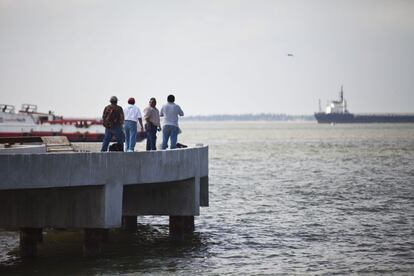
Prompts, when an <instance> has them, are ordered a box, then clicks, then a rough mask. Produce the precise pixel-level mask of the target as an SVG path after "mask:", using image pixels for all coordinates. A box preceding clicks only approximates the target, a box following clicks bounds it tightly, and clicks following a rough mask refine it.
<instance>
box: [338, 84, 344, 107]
mask: <svg viewBox="0 0 414 276" xmlns="http://www.w3.org/2000/svg"><path fill="white" fill-rule="evenodd" d="M339 97H340V98H341V102H342V103H343V102H344V86H343V85H341V93H340V94H339Z"/></svg>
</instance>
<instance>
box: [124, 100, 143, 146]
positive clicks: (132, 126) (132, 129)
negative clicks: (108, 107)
mask: <svg viewBox="0 0 414 276" xmlns="http://www.w3.org/2000/svg"><path fill="white" fill-rule="evenodd" d="M124 114H125V126H124V129H125V138H126V139H125V140H126V141H125V147H126V151H127V152H133V151H134V148H135V143H136V142H137V122H139V125H140V126H141V132H143V131H144V128H143V126H142V116H141V110H139V108H138V107H137V106H136V105H135V99H134V98H129V99H128V105H127V106H125V107H124Z"/></svg>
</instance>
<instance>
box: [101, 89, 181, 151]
mask: <svg viewBox="0 0 414 276" xmlns="http://www.w3.org/2000/svg"><path fill="white" fill-rule="evenodd" d="M109 101H110V103H111V104H110V105H108V106H106V107H105V109H104V111H103V114H102V121H103V125H104V127H105V136H104V139H103V143H102V148H101V151H102V152H106V151H108V146H109V143H110V142H111V140H112V137H113V136H115V139H116V141H117V143H118V145H123V144H124V140H125V151H127V152H133V151H134V148H135V144H136V139H137V130H138V124H139V126H140V128H141V132H144V131H145V133H146V138H147V145H146V149H147V150H156V149H157V145H156V142H157V131H161V130H162V149H167V147H168V141H169V140H170V149H175V148H176V147H177V136H178V133H179V131H180V128H179V126H178V116H184V112H183V110H182V109H181V107H180V106H179V105H177V104H175V97H174V95H168V97H167V103H166V104H165V105H163V106H162V108H161V111H159V110H158V109H157V107H156V105H157V100H156V99H155V98H151V99H150V100H149V104H148V106H147V107H145V109H144V112H143V113H144V116H143V117H142V114H141V110H140V109H139V108H138V107H137V106H136V105H135V99H134V98H129V99H128V105H127V106H125V107H124V108H122V107H121V106H119V105H118V98H117V97H116V96H112V97H111V99H110V100H109ZM160 117H163V118H164V122H163V126H162V128H161V121H160ZM142 118H144V120H143V119H142ZM124 138H125V139H124Z"/></svg>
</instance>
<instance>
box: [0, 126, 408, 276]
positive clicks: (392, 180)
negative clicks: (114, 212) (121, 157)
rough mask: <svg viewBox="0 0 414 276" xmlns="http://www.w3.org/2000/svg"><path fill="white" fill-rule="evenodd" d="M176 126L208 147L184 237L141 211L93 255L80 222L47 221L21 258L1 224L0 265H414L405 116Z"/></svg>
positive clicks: (235, 270)
mask: <svg viewBox="0 0 414 276" xmlns="http://www.w3.org/2000/svg"><path fill="white" fill-rule="evenodd" d="M181 126H182V129H183V133H182V134H180V136H179V142H181V143H183V144H195V143H204V144H208V145H209V157H210V159H209V162H210V163H209V166H210V171H209V176H210V207H204V208H202V209H201V214H200V216H199V217H196V222H195V223H196V232H195V233H194V235H193V236H192V237H191V238H189V239H188V240H187V241H184V242H176V241H173V240H171V239H170V238H169V235H168V217H139V218H138V221H139V228H138V231H137V232H136V233H126V232H123V231H121V230H113V231H111V233H110V239H109V243H107V244H105V246H104V249H103V255H102V256H101V257H98V258H84V257H82V232H76V231H68V232H59V231H49V232H47V233H46V234H45V236H44V242H43V244H42V245H41V246H40V247H39V257H38V258H36V259H35V260H31V261H29V260H22V259H21V258H20V257H19V254H18V233H17V232H5V231H1V232H0V274H1V275H25V274H27V275H85V274H87V275H114V274H115V275H136V274H148V275H170V274H180V275H278V274H279V275H321V274H326V275H335V274H339V275H344V274H345V275H346V274H373V275H414V124H369V125H318V124H316V123H273V122H183V123H182V125H181ZM159 138H160V135H159ZM139 147H140V148H142V144H141V145H139Z"/></svg>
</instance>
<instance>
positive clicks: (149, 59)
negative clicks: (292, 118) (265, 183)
mask: <svg viewBox="0 0 414 276" xmlns="http://www.w3.org/2000/svg"><path fill="white" fill-rule="evenodd" d="M413 51H414V1H412V0H407V1H398V0H389V1H381V0H372V1H363V0H356V1H352V0H344V1H340V0H336V1H334V0H326V1H311V0H303V1H292V0H289V1H287V0H286V1H276V0H274V1H270V0H269V1H260V0H250V1H233V0H217V1H208V0H204V1H201V0H193V1H184V0H182V1H174V0H168V1H167V0H166V1H153V0H151V1H136V0H130V1H129V0H125V1H102V0H96V1H93V0H79V1H78V0H71V1H63V0H62V1H56V0H50V1H42V0H36V1H32V0H30V1H24V0H22V1H16V0H0V103H9V104H14V105H16V106H20V104H22V103H34V104H37V105H38V106H39V109H41V110H44V111H47V110H50V109H51V110H54V111H55V112H56V113H57V114H61V115H66V116H93V117H97V116H100V115H101V113H102V110H103V108H104V106H105V105H106V104H107V103H108V100H109V98H110V96H112V95H116V96H118V98H119V99H120V103H121V104H122V105H124V104H125V103H126V101H127V98H128V97H130V96H133V97H135V99H136V101H137V103H138V106H139V107H141V108H143V107H145V106H146V104H147V103H148V100H149V98H150V97H156V98H157V99H158V102H159V105H161V104H162V103H164V102H165V101H166V97H167V95H168V94H169V93H173V94H175V95H176V102H177V103H178V104H180V105H181V107H182V108H183V110H184V112H185V113H186V114H187V115H197V114H203V115H204V114H218V113H220V114H222V113H227V114H234V113H261V112H266V113H267V112H270V113H290V114H311V113H313V112H314V111H317V109H318V99H322V103H323V104H324V103H325V102H326V101H327V100H328V99H335V98H336V97H337V95H338V91H339V89H340V86H341V84H343V85H344V91H345V97H346V98H347V100H348V105H349V109H350V111H351V112H414V54H413ZM288 53H292V54H294V57H289V56H287V54H288Z"/></svg>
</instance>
